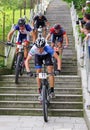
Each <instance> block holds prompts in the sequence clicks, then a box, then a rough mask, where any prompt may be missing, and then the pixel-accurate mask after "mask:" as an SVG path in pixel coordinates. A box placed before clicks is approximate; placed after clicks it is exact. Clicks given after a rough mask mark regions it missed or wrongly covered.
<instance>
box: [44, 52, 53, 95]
mask: <svg viewBox="0 0 90 130" xmlns="http://www.w3.org/2000/svg"><path fill="white" fill-rule="evenodd" d="M45 62H46V65H47V71H48V73H50V75H49V85H50V89H51V90H50V91H51V92H52V94H53V96H54V75H53V62H52V57H51V55H50V54H47V55H46V57H45Z"/></svg>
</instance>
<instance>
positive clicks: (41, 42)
mask: <svg viewBox="0 0 90 130" xmlns="http://www.w3.org/2000/svg"><path fill="white" fill-rule="evenodd" d="M45 44H46V41H45V39H44V38H43V37H42V38H38V39H37V40H36V42H35V45H36V47H37V48H41V47H44V46H45Z"/></svg>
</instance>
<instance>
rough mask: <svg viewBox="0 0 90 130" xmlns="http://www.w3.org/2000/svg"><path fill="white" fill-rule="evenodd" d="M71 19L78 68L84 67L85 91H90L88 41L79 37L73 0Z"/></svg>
mask: <svg viewBox="0 0 90 130" xmlns="http://www.w3.org/2000/svg"><path fill="white" fill-rule="evenodd" d="M71 19H72V26H73V35H74V38H75V48H76V51H77V62H78V70H80V67H83V68H84V69H85V71H86V79H87V91H88V92H90V58H89V52H88V43H87V42H88V41H83V40H82V38H81V37H80V34H79V30H78V27H77V24H76V21H77V20H78V15H77V13H76V9H75V8H74V4H73V2H72V6H71Z"/></svg>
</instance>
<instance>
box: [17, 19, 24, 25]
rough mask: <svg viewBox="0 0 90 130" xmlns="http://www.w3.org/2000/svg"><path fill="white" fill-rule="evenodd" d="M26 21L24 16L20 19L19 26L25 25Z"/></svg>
mask: <svg viewBox="0 0 90 130" xmlns="http://www.w3.org/2000/svg"><path fill="white" fill-rule="evenodd" d="M25 23H26V21H25V19H24V18H20V19H19V20H18V25H19V26H23V25H25Z"/></svg>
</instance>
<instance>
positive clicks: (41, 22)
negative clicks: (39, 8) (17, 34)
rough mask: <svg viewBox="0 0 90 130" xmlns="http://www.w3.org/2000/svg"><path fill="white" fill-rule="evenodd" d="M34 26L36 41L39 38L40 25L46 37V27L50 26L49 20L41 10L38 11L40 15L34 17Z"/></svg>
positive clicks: (34, 38) (34, 39)
mask: <svg viewBox="0 0 90 130" xmlns="http://www.w3.org/2000/svg"><path fill="white" fill-rule="evenodd" d="M32 24H33V27H34V31H33V42H35V41H36V39H37V29H38V28H39V27H42V28H43V36H44V37H46V27H47V26H49V22H48V20H47V18H46V17H45V16H44V15H43V14H42V13H41V12H40V13H38V15H36V16H35V17H34V18H33V23H32Z"/></svg>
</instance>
